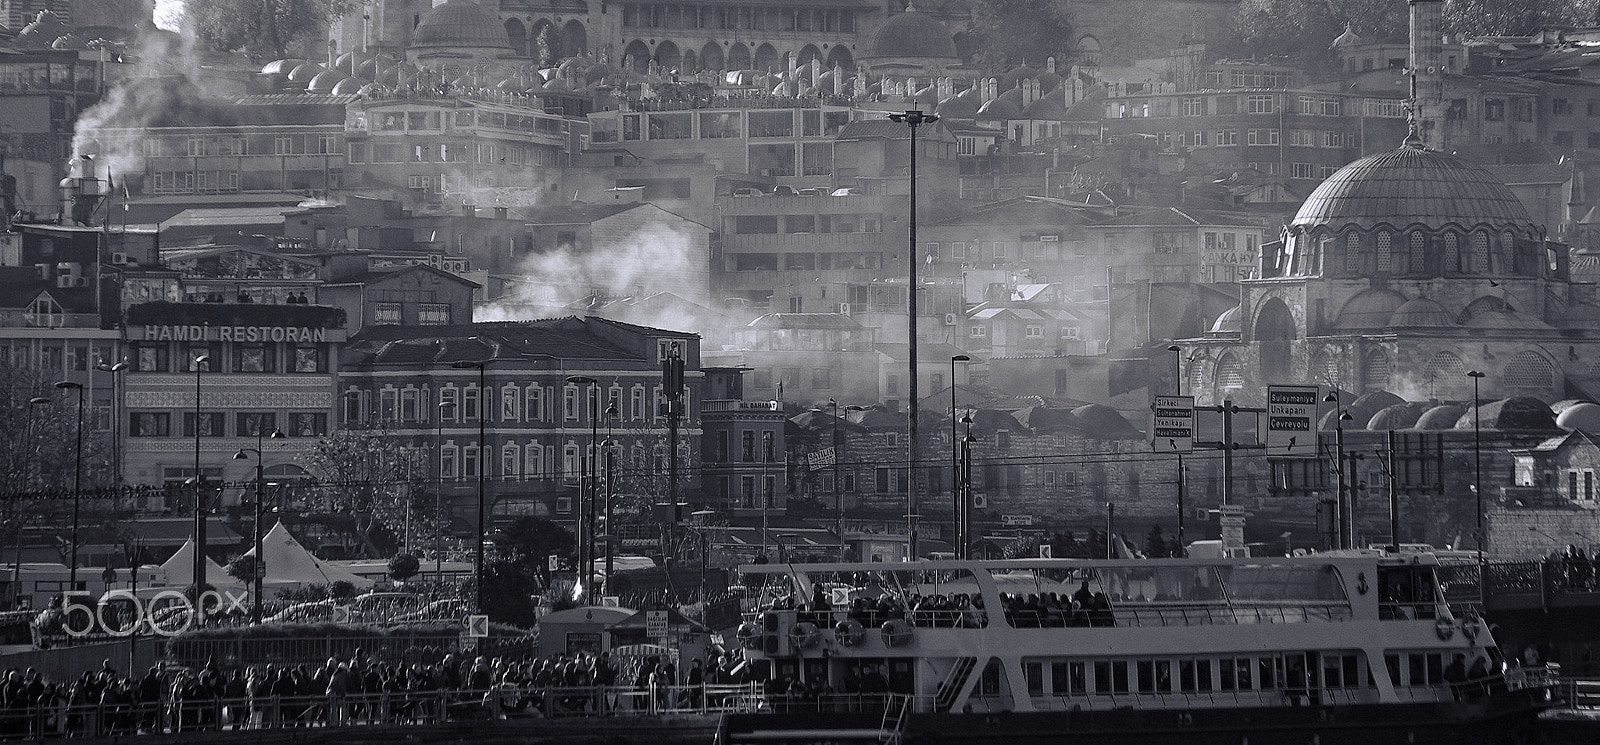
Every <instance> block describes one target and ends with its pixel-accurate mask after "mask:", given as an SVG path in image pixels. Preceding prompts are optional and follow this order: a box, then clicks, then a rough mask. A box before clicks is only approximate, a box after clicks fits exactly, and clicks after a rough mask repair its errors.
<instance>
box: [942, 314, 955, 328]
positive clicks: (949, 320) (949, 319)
mask: <svg viewBox="0 0 1600 745" xmlns="http://www.w3.org/2000/svg"><path fill="white" fill-rule="evenodd" d="M944 325H946V326H954V325H956V314H954V313H946V314H944Z"/></svg>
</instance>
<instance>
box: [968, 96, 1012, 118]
mask: <svg viewBox="0 0 1600 745" xmlns="http://www.w3.org/2000/svg"><path fill="white" fill-rule="evenodd" d="M978 118H979V119H1021V118H1022V109H1021V107H1019V106H1017V105H1016V104H1014V103H1012V102H1011V101H1009V100H1007V99H1005V98H1003V97H1002V98H996V99H994V100H992V101H988V102H986V103H984V104H983V105H982V106H979V107H978Z"/></svg>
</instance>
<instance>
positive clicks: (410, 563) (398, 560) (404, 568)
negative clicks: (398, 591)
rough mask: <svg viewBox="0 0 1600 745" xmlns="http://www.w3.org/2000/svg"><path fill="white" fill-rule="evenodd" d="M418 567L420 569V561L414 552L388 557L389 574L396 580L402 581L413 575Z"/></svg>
mask: <svg viewBox="0 0 1600 745" xmlns="http://www.w3.org/2000/svg"><path fill="white" fill-rule="evenodd" d="M420 569H422V562H421V561H419V560H417V555H416V554H410V553H404V554H395V555H394V557H393V558H391V559H389V576H390V577H393V578H395V581H397V582H404V581H406V580H408V579H411V578H412V577H415V576H416V575H417V571H418V570H420Z"/></svg>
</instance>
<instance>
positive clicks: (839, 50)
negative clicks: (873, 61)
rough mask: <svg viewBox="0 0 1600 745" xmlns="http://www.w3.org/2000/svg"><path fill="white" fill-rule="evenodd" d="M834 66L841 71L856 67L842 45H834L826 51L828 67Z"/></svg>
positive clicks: (853, 59)
mask: <svg viewBox="0 0 1600 745" xmlns="http://www.w3.org/2000/svg"><path fill="white" fill-rule="evenodd" d="M835 66H837V67H839V68H840V69H843V70H849V69H851V68H853V67H855V66H856V59H855V57H854V56H852V55H851V54H850V50H849V49H848V48H846V47H845V45H843V44H835V45H833V48H832V49H829V50H828V67H830V68H831V67H835Z"/></svg>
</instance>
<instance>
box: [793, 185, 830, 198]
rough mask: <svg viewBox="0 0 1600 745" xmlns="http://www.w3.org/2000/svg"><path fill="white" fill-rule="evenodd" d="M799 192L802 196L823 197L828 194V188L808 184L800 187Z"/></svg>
mask: <svg viewBox="0 0 1600 745" xmlns="http://www.w3.org/2000/svg"><path fill="white" fill-rule="evenodd" d="M799 194H800V196H802V197H825V196H828V190H827V189H823V188H821V187H816V186H808V187H806V188H804V189H801V190H800V192H799Z"/></svg>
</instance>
